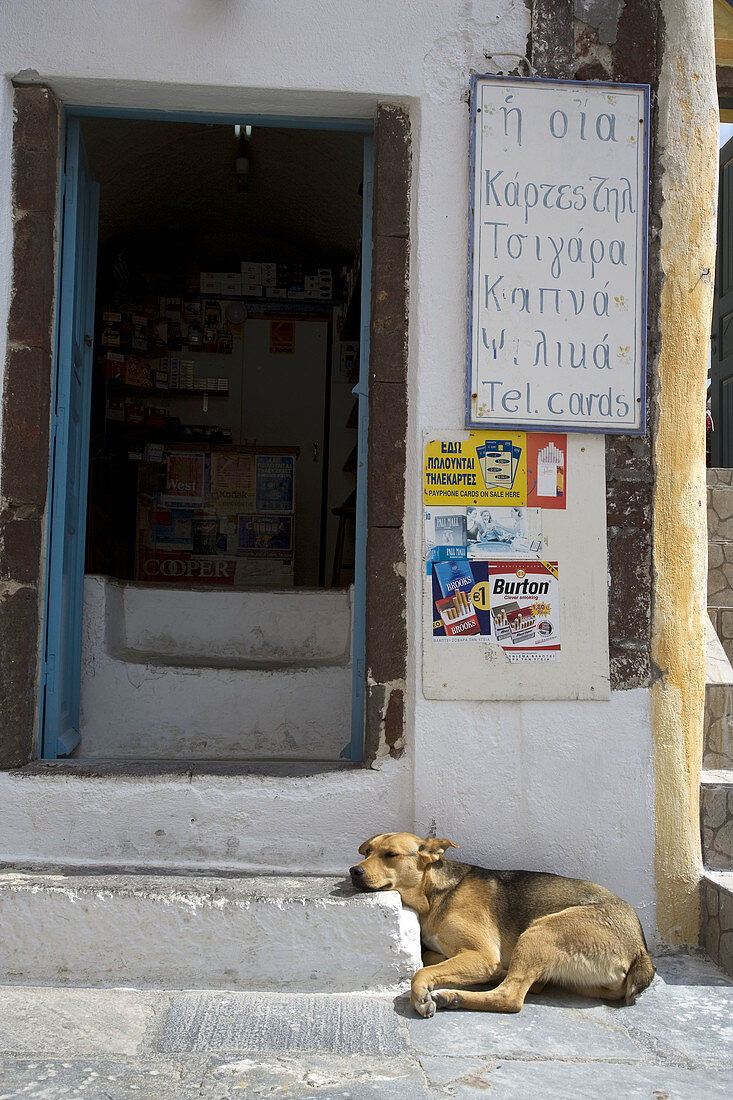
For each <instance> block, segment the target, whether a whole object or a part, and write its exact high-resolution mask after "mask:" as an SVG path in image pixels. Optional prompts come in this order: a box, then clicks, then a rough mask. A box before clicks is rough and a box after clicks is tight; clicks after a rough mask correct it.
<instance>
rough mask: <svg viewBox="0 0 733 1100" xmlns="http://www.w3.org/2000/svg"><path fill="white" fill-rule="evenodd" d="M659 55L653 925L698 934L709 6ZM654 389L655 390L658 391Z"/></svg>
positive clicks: (690, 11) (674, 23) (681, 5)
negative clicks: (658, 320) (655, 888)
mask: <svg viewBox="0 0 733 1100" xmlns="http://www.w3.org/2000/svg"><path fill="white" fill-rule="evenodd" d="M660 11H661V13H662V16H663V33H664V43H663V55H662V68H661V72H660V85H659V120H658V130H657V135H658V137H657V140H658V151H659V154H660V156H659V163H660V165H661V189H662V206H661V218H662V228H661V236H660V242H661V277H662V283H661V320H660V323H661V351H660V356H659V362H658V371H657V377H656V380H655V379H654V375H653V373H652V374H651V375H650V385H652V387H653V396H654V403H655V414H654V419H653V425H654V427H655V429H656V430H655V435H654V464H655V497H654V600H653V617H652V658H653V661H654V663H655V665H656V669H657V672H658V676H659V678H658V679H657V680H656V682H655V683H654V685H653V687H652V730H653V738H654V770H655V783H656V794H655V820H656V866H655V871H656V882H657V923H658V927H659V932H660V934H661V936H662V938H663V939H664V940H665V941H667V942H668V943H673V944H674V943H693V944H694V943H697V942H698V933H699V878H700V869H701V860H700V836H699V819H698V815H699V784H700V766H701V757H702V730H703V708H704V702H705V617H706V614H707V611H706V587H707V531H706V486H705V396H706V377H707V364H708V351H709V345H710V322H711V309H712V288H713V278H714V262H715V208H716V178H717V163H718V114H717V91H716V83H715V54H714V39H713V17H712V5H711V4H710V0H660ZM655 382H656V385H655Z"/></svg>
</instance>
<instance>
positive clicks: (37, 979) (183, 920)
mask: <svg viewBox="0 0 733 1100" xmlns="http://www.w3.org/2000/svg"><path fill="white" fill-rule="evenodd" d="M0 923H1V924H2V928H3V935H2V939H1V941H0V979H2V980H4V981H8V982H14V983H27V984H34V983H38V984H48V985H78V986H115V987H120V986H130V987H136V988H139V989H153V988H155V989H176V988H178V989H181V988H189V989H248V990H278V991H280V992H304V991H319V992H333V993H337V992H339V993H343V992H349V991H355V990H367V989H368V990H396V989H399V988H402V987H403V986H404V985H405V983H406V982H407V981H408V980H409V978H410V977H411V975H412V974H413V973H414V972H415V970H416V969H417V968H418V967H419V966H420V932H419V925H418V921H417V917H416V915H415V914H414V913H413V912H412V911H411V910H407V909H403V908H402V903H401V901H400V898H399V895H398V894H397V893H395V892H394V891H386V892H384V893H380V894H357V893H355V892H354V891H353V888H352V887H351V886H350V885H345V883H344V878H343V876H339V877H336V876H333V877H330V876H317V875H300V876H297V877H295V876H292V877H291V876H284V875H260V876H234V875H224V874H221V873H220V874H208V873H207V874H200V875H196V874H192V873H186V874H184V873H175V872H174V873H165V872H164V871H162V870H160V869H158V870H154V869H147V870H146V871H144V872H143V871H133V870H130V871H121V870H119V869H113V868H94V869H84V868H77V869H71V868H56V869H50V868H48V869H40V870H31V869H28V868H26V869H23V868H22V867H8V866H3V868H2V871H1V872H0ZM29 930H30V934H29Z"/></svg>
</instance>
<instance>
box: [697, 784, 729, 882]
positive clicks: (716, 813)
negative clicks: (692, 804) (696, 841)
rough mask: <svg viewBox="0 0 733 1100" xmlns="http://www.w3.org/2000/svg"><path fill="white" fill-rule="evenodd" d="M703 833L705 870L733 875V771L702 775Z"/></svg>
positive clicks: (701, 812)
mask: <svg viewBox="0 0 733 1100" xmlns="http://www.w3.org/2000/svg"><path fill="white" fill-rule="evenodd" d="M700 831H701V836H702V854H703V863H704V864H705V867H707V868H709V869H710V870H713V871H733V770H728V769H724V768H721V769H718V770H711V769H706V770H703V771H702V772H701V774H700Z"/></svg>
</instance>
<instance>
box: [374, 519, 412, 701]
mask: <svg viewBox="0 0 733 1100" xmlns="http://www.w3.org/2000/svg"><path fill="white" fill-rule="evenodd" d="M405 572H406V565H405V545H404V541H403V538H402V530H401V528H397V527H370V528H369V533H368V536H367V591H366V602H367V619H366V643H367V645H366V648H367V663H368V667H367V678H368V680H373V681H375V682H376V683H377V684H386V683H394V682H395V681H397V680H403V679H404V678H405V676H406V671H407V624H406V622H405V614H404V608H405V598H406V597H405Z"/></svg>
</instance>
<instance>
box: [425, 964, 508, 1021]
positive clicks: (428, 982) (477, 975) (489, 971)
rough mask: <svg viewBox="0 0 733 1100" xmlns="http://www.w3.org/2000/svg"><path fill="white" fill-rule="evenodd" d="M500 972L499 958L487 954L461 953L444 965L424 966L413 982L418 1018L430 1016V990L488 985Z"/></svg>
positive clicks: (431, 999) (431, 1000)
mask: <svg viewBox="0 0 733 1100" xmlns="http://www.w3.org/2000/svg"><path fill="white" fill-rule="evenodd" d="M500 969H501V963H500V961H499V958H498V956H496V955H494V954H493V953H491V952H488V951H487V952H483V951H461V952H459V954H458V955H454V956H453V957H452V958H450V959H445V961H444V962H440V963H436V964H435V965H433V966H424V967H423V968H422V970H418V972H417V973H416V974H415V976H414V978H413V979H412V992H411V996H410V1000H411V1002H412V1007H413V1008H414V1009H415V1011H416V1012H419V1013H420V1015H421V1016H426V1017H428V1016H432V1015H433V1014H434V1012H435V1002H434V1000H433V998H432V996H431V990H433V989H435V987H436V985H459V986H463V985H474V984H476V983H478V982H488V981H490V980H491V978H492V977H493V976H494V975H495V974H496V972H497V971H498V970H500Z"/></svg>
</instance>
